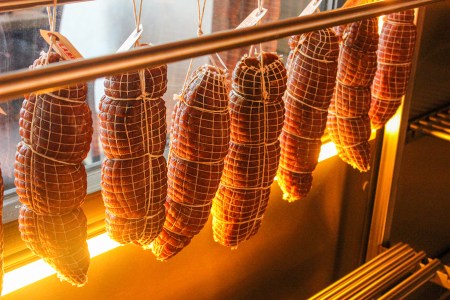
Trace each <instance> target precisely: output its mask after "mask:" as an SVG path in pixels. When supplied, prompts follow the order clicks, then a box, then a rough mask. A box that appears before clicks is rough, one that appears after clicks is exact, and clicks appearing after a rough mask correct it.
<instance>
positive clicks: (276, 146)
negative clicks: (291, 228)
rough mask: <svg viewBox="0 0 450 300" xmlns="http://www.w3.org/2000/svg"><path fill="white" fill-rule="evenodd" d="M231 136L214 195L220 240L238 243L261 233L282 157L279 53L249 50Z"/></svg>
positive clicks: (240, 72)
mask: <svg viewBox="0 0 450 300" xmlns="http://www.w3.org/2000/svg"><path fill="white" fill-rule="evenodd" d="M232 87H233V90H232V91H231V93H230V116H231V141H230V149H229V152H228V155H227V157H226V159H225V167H224V171H223V176H222V178H221V182H220V186H219V190H218V191H217V194H216V197H215V198H214V201H213V206H212V214H213V232H214V240H215V241H217V242H219V243H221V244H222V245H225V246H231V247H236V246H237V245H238V244H239V243H241V242H243V241H245V240H247V239H249V238H250V237H252V236H253V235H254V234H256V233H257V231H258V229H259V227H260V224H261V220H262V218H263V215H264V212H265V210H266V207H267V204H268V201H269V194H270V186H271V184H272V182H273V179H274V177H275V175H276V171H277V168H278V163H279V157H280V143H279V141H278V138H279V136H280V133H281V129H282V126H283V120H284V105H283V100H282V95H283V94H284V92H285V90H286V70H285V68H284V66H283V63H282V62H281V60H280V58H279V57H278V55H276V54H273V53H263V54H262V55H260V56H259V57H246V56H244V57H243V58H242V59H241V61H240V62H239V63H238V64H237V66H236V68H235V70H234V73H233V83H232Z"/></svg>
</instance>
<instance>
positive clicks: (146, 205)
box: [99, 65, 167, 247]
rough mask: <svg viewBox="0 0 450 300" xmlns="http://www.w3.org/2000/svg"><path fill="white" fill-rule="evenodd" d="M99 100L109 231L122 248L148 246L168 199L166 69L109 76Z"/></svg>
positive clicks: (107, 226)
mask: <svg viewBox="0 0 450 300" xmlns="http://www.w3.org/2000/svg"><path fill="white" fill-rule="evenodd" d="M104 86H105V95H104V96H103V97H102V99H101V100H100V105H99V118H100V140H101V143H102V146H103V149H104V153H105V156H106V159H105V160H104V162H103V165H102V181H101V185H102V196H103V201H104V204H105V207H106V217H105V222H106V230H107V232H108V234H109V236H110V237H111V238H112V239H114V240H115V241H117V242H119V243H121V244H128V243H134V244H136V245H140V246H144V247H148V246H149V245H150V243H151V242H152V241H153V240H154V239H155V238H156V236H157V235H158V234H159V233H160V232H161V229H162V226H163V223H164V219H165V209H164V200H165V198H166V194H167V167H166V160H165V158H164V156H163V153H164V148H165V145H166V107H165V104H164V100H163V99H162V97H163V95H164V93H165V92H166V90H167V66H166V65H162V66H157V67H153V68H147V69H143V70H140V71H135V72H129V73H125V74H120V75H114V76H109V77H106V79H105V82H104Z"/></svg>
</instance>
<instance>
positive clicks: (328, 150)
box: [318, 142, 338, 162]
mask: <svg viewBox="0 0 450 300" xmlns="http://www.w3.org/2000/svg"><path fill="white" fill-rule="evenodd" d="M337 154H338V152H337V149H336V145H335V144H334V143H333V142H328V143H325V144H323V145H322V147H321V148H320V154H319V160H318V161H319V162H321V161H324V160H326V159H329V158H331V157H333V156H335V155H337Z"/></svg>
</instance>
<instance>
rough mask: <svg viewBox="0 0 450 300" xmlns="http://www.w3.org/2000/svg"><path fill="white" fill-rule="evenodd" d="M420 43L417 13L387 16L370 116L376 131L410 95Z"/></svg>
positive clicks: (373, 87)
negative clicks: (412, 62)
mask: <svg viewBox="0 0 450 300" xmlns="http://www.w3.org/2000/svg"><path fill="white" fill-rule="evenodd" d="M415 44H416V26H415V25H414V10H412V9H411V10H406V11H402V12H398V13H393V14H390V15H387V16H386V17H385V19H384V23H383V27H382V30H381V35H380V41H379V43H378V67H377V72H376V73H375V78H374V80H373V84H372V101H371V104H370V111H369V116H370V119H371V121H372V126H373V127H374V128H381V127H383V126H384V125H385V124H386V122H387V121H388V120H389V119H390V118H391V117H392V116H393V115H394V114H395V112H396V111H397V109H398V107H399V106H400V104H401V101H402V97H403V95H404V94H405V93H406V87H407V85H408V80H409V74H410V71H411V60H412V56H413V54H414V47H415Z"/></svg>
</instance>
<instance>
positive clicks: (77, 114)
mask: <svg viewBox="0 0 450 300" xmlns="http://www.w3.org/2000/svg"><path fill="white" fill-rule="evenodd" d="M60 60H61V57H60V56H59V55H58V54H56V53H50V54H49V56H48V57H47V54H42V55H41V57H40V58H39V59H37V60H36V61H35V62H34V64H33V66H32V67H31V68H38V67H40V66H42V65H44V64H45V63H46V62H49V63H54V62H58V61H60ZM86 93H87V86H86V84H85V83H80V84H75V85H72V86H67V87H62V88H58V89H56V90H54V91H50V92H42V93H32V94H30V95H27V96H26V97H25V100H24V101H23V104H22V109H21V111H20V120H19V125H20V135H21V138H22V141H21V142H20V143H19V144H18V146H17V152H16V162H15V165H14V167H15V171H14V176H15V180H14V183H15V185H16V192H17V194H18V195H19V200H20V201H21V202H22V204H24V206H23V207H22V208H21V210H20V216H19V230H20V233H21V236H22V239H23V240H24V242H25V243H26V244H27V246H28V247H29V248H30V249H31V250H32V251H33V252H34V253H35V254H36V255H39V256H41V257H42V258H43V259H44V260H45V261H46V262H47V263H49V264H50V265H51V266H52V267H54V268H55V269H56V271H57V273H58V276H59V277H60V278H62V279H64V280H66V281H68V282H69V283H71V284H73V285H77V286H82V285H84V284H85V282H86V280H87V275H86V274H87V270H88V267H89V252H88V248H87V243H86V217H85V216H84V213H83V211H82V210H81V209H80V206H81V204H82V203H83V201H84V199H85V196H86V171H85V169H84V166H83V165H82V161H83V159H84V158H85V157H86V156H87V154H88V151H89V145H90V143H91V139H92V131H93V128H92V117H91V111H90V109H89V106H88V104H87V103H86Z"/></svg>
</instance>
